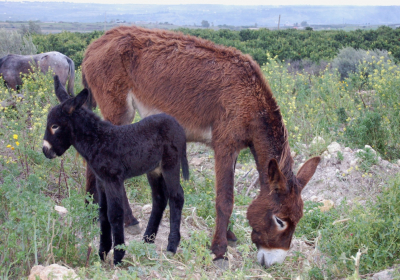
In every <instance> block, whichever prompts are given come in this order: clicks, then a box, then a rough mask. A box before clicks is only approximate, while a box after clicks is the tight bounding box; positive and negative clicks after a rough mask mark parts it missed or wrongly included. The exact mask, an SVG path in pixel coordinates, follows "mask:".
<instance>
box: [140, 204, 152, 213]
mask: <svg viewBox="0 0 400 280" xmlns="http://www.w3.org/2000/svg"><path fill="white" fill-rule="evenodd" d="M152 208H153V207H152V205H151V204H146V205H143V207H142V211H143V213H144V214H150V213H151V209H152Z"/></svg>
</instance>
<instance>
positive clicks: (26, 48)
mask: <svg viewBox="0 0 400 280" xmlns="http://www.w3.org/2000/svg"><path fill="white" fill-rule="evenodd" d="M11 53H12V54H36V53H37V50H36V46H35V45H34V44H33V42H32V37H31V36H30V35H27V36H23V35H21V34H20V33H18V32H17V31H7V30H5V29H3V28H2V29H0V58H1V57H3V56H5V55H7V54H11Z"/></svg>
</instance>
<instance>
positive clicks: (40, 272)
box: [28, 264, 80, 280]
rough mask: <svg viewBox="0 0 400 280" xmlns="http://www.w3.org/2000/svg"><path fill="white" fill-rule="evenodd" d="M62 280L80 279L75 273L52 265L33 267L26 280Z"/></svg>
mask: <svg viewBox="0 0 400 280" xmlns="http://www.w3.org/2000/svg"><path fill="white" fill-rule="evenodd" d="M36 279H40V280H62V279H71V280H72V279H73V280H75V279H80V278H79V277H78V275H76V273H75V271H74V270H72V269H68V268H66V267H64V266H61V265H58V264H52V265H49V266H46V267H44V266H42V265H35V266H34V267H32V269H31V273H30V275H29V277H28V280H36Z"/></svg>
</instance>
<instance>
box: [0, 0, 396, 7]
mask: <svg viewBox="0 0 400 280" xmlns="http://www.w3.org/2000/svg"><path fill="white" fill-rule="evenodd" d="M4 1H8V2H22V0H0V2H4ZM25 1H30V2H39V1H37V0H25ZM41 2H75V3H101V4H158V5H176V4H222V5H274V6H275V5H356V6H378V5H379V6H399V5H400V0H380V1H368V0H329V1H327V0H301V1H296V0H278V1H277V0H274V1H272V0H41Z"/></svg>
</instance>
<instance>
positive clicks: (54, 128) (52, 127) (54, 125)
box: [51, 124, 59, 130]
mask: <svg viewBox="0 0 400 280" xmlns="http://www.w3.org/2000/svg"><path fill="white" fill-rule="evenodd" d="M58 128H59V126H58V125H56V124H53V125H52V126H51V129H53V130H57V129H58Z"/></svg>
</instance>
